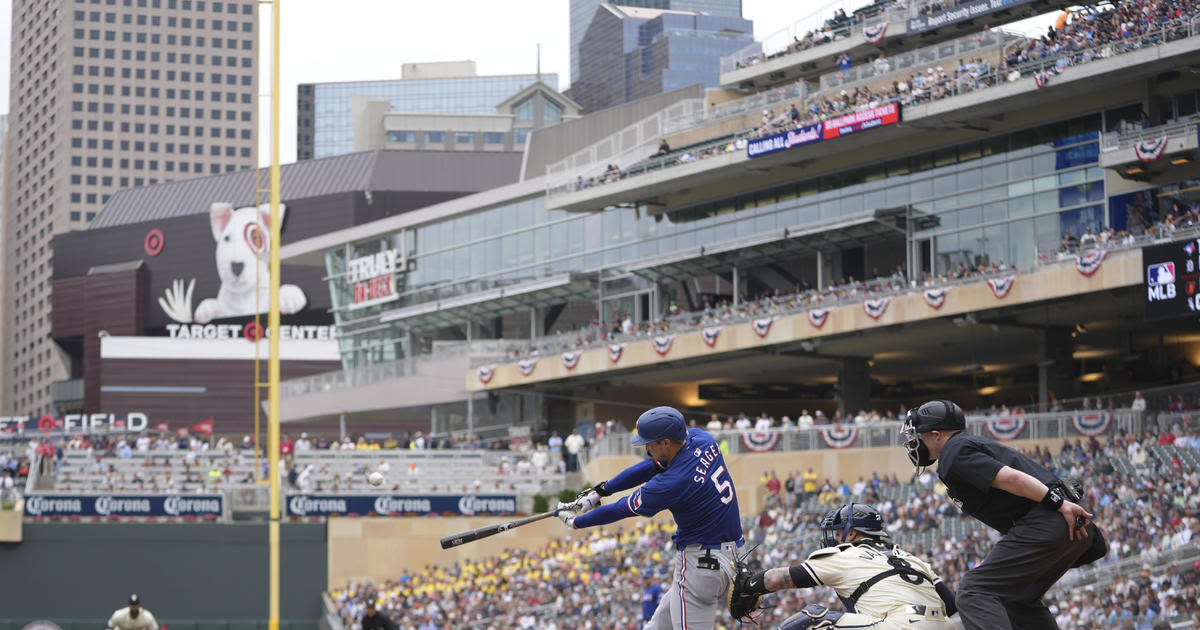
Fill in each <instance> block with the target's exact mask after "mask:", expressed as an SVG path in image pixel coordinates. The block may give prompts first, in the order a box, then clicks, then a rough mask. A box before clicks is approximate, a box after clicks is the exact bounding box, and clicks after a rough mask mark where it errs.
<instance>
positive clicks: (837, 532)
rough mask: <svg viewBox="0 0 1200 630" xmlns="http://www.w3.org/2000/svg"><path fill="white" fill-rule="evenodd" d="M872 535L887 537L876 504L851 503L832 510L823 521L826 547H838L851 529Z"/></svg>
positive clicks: (881, 516)
mask: <svg viewBox="0 0 1200 630" xmlns="http://www.w3.org/2000/svg"><path fill="white" fill-rule="evenodd" d="M852 529H853V530H856V531H858V532H859V533H862V534H865V535H867V536H871V537H872V538H887V535H888V533H887V530H885V529H884V528H883V515H882V514H880V513H879V510H877V509H875V506H873V505H869V504H866V503H851V504H849V505H843V506H841V507H839V508H837V509H835V510H830V511H829V513H828V514H826V515H825V518H824V519H822V521H821V544H822V545H824V546H826V547H836V546H838V545H839V544H841V542H842V541H843V540H845V539H846V536H848V535H849V534H850V530H852Z"/></svg>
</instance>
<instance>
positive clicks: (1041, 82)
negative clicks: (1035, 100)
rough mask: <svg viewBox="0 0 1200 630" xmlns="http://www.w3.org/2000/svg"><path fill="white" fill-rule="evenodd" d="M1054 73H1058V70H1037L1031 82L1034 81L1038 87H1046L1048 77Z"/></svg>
mask: <svg viewBox="0 0 1200 630" xmlns="http://www.w3.org/2000/svg"><path fill="white" fill-rule="evenodd" d="M1056 74H1058V72H1056V71H1053V70H1047V71H1046V72H1039V73H1037V74H1035V75H1033V83H1034V85H1036V86H1038V89H1041V88H1044V87H1046V83H1048V82H1049V81H1050V77H1052V76H1054V75H1056Z"/></svg>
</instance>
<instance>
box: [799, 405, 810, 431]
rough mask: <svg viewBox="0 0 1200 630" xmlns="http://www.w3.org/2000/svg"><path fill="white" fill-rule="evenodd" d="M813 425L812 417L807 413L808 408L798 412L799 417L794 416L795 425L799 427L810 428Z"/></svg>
mask: <svg viewBox="0 0 1200 630" xmlns="http://www.w3.org/2000/svg"><path fill="white" fill-rule="evenodd" d="M812 425H813V417H812V416H811V415H809V413H808V410H807V409H805V410H804V411H801V412H800V417H799V418H796V426H797V427H799V428H801V429H811V428H812Z"/></svg>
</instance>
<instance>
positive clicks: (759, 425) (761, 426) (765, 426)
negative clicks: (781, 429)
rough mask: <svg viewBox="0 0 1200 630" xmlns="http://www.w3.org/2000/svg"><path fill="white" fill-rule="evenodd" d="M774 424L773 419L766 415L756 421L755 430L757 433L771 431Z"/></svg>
mask: <svg viewBox="0 0 1200 630" xmlns="http://www.w3.org/2000/svg"><path fill="white" fill-rule="evenodd" d="M772 424H774V423H773V422H772V421H771V418H770V417H768V416H767V414H765V413H764V414H763V415H761V416H759V417H758V420H755V421H754V430H755V431H768V430H770V429H771V425H772Z"/></svg>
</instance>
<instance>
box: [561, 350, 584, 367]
mask: <svg viewBox="0 0 1200 630" xmlns="http://www.w3.org/2000/svg"><path fill="white" fill-rule="evenodd" d="M581 356H583V353H582V352H580V351H579V350H574V351H572V352H564V353H562V364H563V367H565V368H567V369H568V370H574V369H575V366H576V365H579V357H581Z"/></svg>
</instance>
